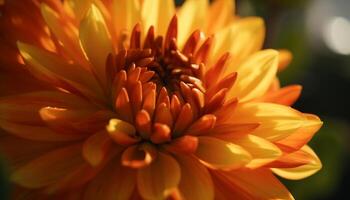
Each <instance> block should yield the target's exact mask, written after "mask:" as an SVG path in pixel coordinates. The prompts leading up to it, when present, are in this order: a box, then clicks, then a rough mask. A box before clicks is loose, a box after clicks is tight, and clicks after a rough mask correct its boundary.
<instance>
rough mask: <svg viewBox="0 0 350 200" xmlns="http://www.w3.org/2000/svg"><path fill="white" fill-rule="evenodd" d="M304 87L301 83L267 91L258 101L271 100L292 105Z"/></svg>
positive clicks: (271, 101)
mask: <svg viewBox="0 0 350 200" xmlns="http://www.w3.org/2000/svg"><path fill="white" fill-rule="evenodd" d="M301 89H302V87H301V86H300V85H290V86H287V87H283V88H281V89H278V90H276V91H271V92H267V93H266V94H265V95H264V96H263V97H261V98H259V99H257V101H263V102H270V103H276V104H282V105H286V106H291V105H293V104H294V102H296V100H298V98H299V96H300V93H301Z"/></svg>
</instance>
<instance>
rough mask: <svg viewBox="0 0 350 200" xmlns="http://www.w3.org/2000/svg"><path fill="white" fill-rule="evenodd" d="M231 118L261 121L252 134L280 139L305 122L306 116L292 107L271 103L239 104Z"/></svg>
mask: <svg viewBox="0 0 350 200" xmlns="http://www.w3.org/2000/svg"><path fill="white" fill-rule="evenodd" d="M229 120H231V121H234V122H235V123H259V124H260V125H259V127H257V128H256V129H255V130H254V131H253V132H251V134H253V135H256V136H259V137H261V138H264V139H267V140H269V141H279V140H282V139H284V138H287V137H288V136H290V135H292V134H294V133H295V131H297V130H298V129H299V128H300V127H302V125H303V124H304V123H305V120H306V118H305V117H304V116H303V114H302V113H300V112H299V111H297V110H294V109H293V108H291V107H287V106H283V105H279V104H270V103H245V104H239V105H238V106H237V108H236V110H235V111H234V112H233V113H232V114H231V116H230V118H229Z"/></svg>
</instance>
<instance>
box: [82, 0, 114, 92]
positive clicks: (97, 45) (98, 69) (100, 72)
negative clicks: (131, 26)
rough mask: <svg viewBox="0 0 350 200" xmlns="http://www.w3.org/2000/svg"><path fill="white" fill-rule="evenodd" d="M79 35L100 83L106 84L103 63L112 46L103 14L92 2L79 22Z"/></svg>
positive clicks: (111, 51) (111, 50)
mask: <svg viewBox="0 0 350 200" xmlns="http://www.w3.org/2000/svg"><path fill="white" fill-rule="evenodd" d="M79 37H80V42H81V45H82V47H83V48H84V52H85V54H86V56H87V57H88V59H89V61H90V63H91V64H92V65H93V67H94V72H95V73H96V75H97V77H98V79H99V81H100V82H101V83H102V85H103V86H106V84H107V83H106V80H107V79H106V70H105V64H106V59H107V56H108V54H110V53H113V46H112V42H111V36H110V35H109V33H108V30H107V28H106V23H105V20H104V18H103V15H102V13H101V11H100V10H99V8H98V7H97V6H96V5H94V4H91V5H90V8H89V10H88V12H87V14H86V16H85V18H84V19H83V20H82V21H81V23H80V28H79ZM96 49H98V51H96Z"/></svg>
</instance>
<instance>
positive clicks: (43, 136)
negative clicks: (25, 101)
mask: <svg viewBox="0 0 350 200" xmlns="http://www.w3.org/2000/svg"><path fill="white" fill-rule="evenodd" d="M0 127H1V128H2V129H4V130H5V131H7V132H8V133H11V134H13V135H15V136H17V137H21V138H23V139H28V140H37V141H73V140H79V139H82V138H84V135H80V134H62V133H57V132H54V131H53V130H51V129H49V128H48V127H46V126H30V125H24V124H19V123H12V122H9V121H4V120H0Z"/></svg>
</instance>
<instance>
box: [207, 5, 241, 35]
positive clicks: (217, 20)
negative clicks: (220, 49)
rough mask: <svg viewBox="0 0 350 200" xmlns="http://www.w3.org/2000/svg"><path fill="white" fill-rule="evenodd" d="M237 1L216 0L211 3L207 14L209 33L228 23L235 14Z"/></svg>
mask: <svg viewBox="0 0 350 200" xmlns="http://www.w3.org/2000/svg"><path fill="white" fill-rule="evenodd" d="M234 4H235V1H232V0H215V1H213V3H212V4H211V5H210V8H209V13H208V15H207V20H206V21H207V27H206V30H207V33H208V35H210V34H212V33H215V32H216V31H217V30H220V29H221V28H223V27H224V26H225V25H227V24H228V23H229V22H230V21H231V19H232V18H233V16H234V10H235V5H234Z"/></svg>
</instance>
